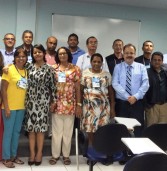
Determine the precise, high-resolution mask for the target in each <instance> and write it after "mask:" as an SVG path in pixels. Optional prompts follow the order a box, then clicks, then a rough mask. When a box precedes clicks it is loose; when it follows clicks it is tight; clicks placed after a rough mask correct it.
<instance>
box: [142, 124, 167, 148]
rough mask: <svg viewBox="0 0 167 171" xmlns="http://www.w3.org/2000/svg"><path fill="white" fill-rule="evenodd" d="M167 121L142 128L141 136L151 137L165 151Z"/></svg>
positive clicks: (166, 146)
mask: <svg viewBox="0 0 167 171" xmlns="http://www.w3.org/2000/svg"><path fill="white" fill-rule="evenodd" d="M166 130H167V123H165V124H163V123H162V124H153V125H151V126H149V127H147V128H145V129H144V131H143V134H142V137H147V138H149V139H151V140H152V141H153V142H154V143H155V144H156V145H158V146H159V147H160V148H161V149H162V150H164V151H167V131H166Z"/></svg>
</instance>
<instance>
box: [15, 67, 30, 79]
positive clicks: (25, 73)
mask: <svg viewBox="0 0 167 171" xmlns="http://www.w3.org/2000/svg"><path fill="white" fill-rule="evenodd" d="M14 66H15V68H16V70H17V72H18V73H19V75H21V74H20V72H19V70H18V68H17V66H16V65H14ZM21 77H23V78H26V77H27V72H26V70H25V69H24V76H23V75H21Z"/></svg>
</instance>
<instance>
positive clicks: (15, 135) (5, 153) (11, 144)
mask: <svg viewBox="0 0 167 171" xmlns="http://www.w3.org/2000/svg"><path fill="white" fill-rule="evenodd" d="M24 114H25V110H24V109H23V110H11V111H10V117H9V118H7V117H6V116H5V110H4V109H3V110H2V117H3V122H4V133H3V140H2V158H3V159H5V160H6V159H10V158H11V157H16V155H17V148H18V143H19V136H20V130H21V127H22V122H23V119H24Z"/></svg>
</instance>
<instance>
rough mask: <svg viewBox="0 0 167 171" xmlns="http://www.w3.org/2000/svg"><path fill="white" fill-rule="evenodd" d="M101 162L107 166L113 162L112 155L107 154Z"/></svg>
mask: <svg viewBox="0 0 167 171" xmlns="http://www.w3.org/2000/svg"><path fill="white" fill-rule="evenodd" d="M101 163H102V164H103V165H105V166H109V165H110V164H113V157H112V156H108V157H107V159H106V160H105V161H102V162H101Z"/></svg>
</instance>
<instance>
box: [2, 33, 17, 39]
mask: <svg viewBox="0 0 167 171" xmlns="http://www.w3.org/2000/svg"><path fill="white" fill-rule="evenodd" d="M7 35H12V36H14V38H15V35H14V34H13V33H6V34H5V36H4V39H5V37H6V36H7Z"/></svg>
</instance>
